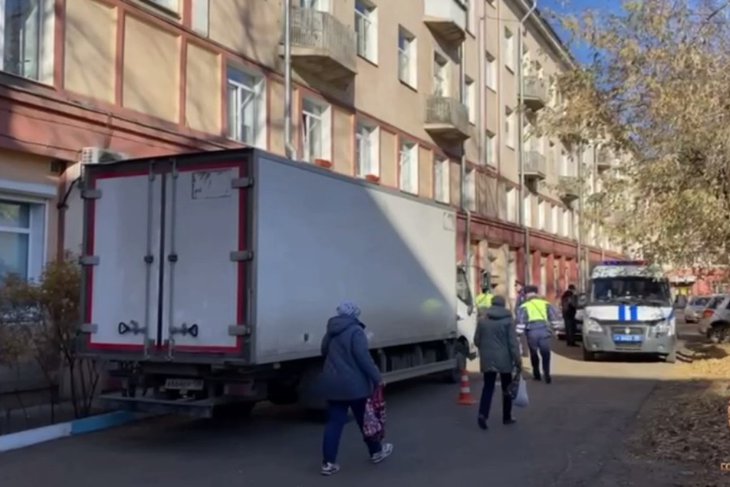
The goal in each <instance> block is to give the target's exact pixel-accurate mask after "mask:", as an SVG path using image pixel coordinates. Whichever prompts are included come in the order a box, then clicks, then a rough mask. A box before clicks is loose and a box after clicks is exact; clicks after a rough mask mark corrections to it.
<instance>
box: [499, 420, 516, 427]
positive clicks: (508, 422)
mask: <svg viewBox="0 0 730 487" xmlns="http://www.w3.org/2000/svg"><path fill="white" fill-rule="evenodd" d="M516 422H517V420H515V419H514V418H509V419H503V420H502V424H503V425H505V426H508V425H510V424H515V423H516Z"/></svg>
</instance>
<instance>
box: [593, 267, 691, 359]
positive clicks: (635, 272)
mask: <svg viewBox="0 0 730 487" xmlns="http://www.w3.org/2000/svg"><path fill="white" fill-rule="evenodd" d="M582 328H583V329H582V332H583V357H584V359H585V360H588V361H590V360H595V359H596V357H597V356H598V354H601V353H612V354H613V353H618V354H653V355H657V356H659V357H662V358H663V359H664V360H665V361H666V362H669V363H674V362H675V361H676V348H677V332H676V330H677V327H676V318H675V314H674V307H673V305H672V295H671V290H670V286H669V281H668V279H667V278H666V277H665V276H664V274H663V273H662V272H661V269H659V268H658V267H656V266H653V265H648V264H647V263H646V262H644V261H605V262H602V263H601V264H600V265H598V266H596V267H595V268H594V269H593V271H592V273H591V278H590V285H589V292H588V294H587V296H586V298H585V307H584V310H583V327H582Z"/></svg>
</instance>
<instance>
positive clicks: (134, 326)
mask: <svg viewBox="0 0 730 487" xmlns="http://www.w3.org/2000/svg"><path fill="white" fill-rule="evenodd" d="M117 331H118V332H119V334H120V335H126V334H127V333H129V332H131V333H132V334H133V335H139V334H140V333H145V332H146V331H147V327H146V326H139V323H137V322H136V321H134V320H129V324H126V323H125V322H123V321H120V322H119V325H117Z"/></svg>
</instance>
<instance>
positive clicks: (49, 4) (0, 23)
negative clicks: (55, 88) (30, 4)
mask: <svg viewBox="0 0 730 487" xmlns="http://www.w3.org/2000/svg"><path fill="white" fill-rule="evenodd" d="M5 10H6V0H0V32H2V33H4V32H5V27H6V26H5V16H6V15H5ZM37 16H38V19H37V22H36V25H35V29H37V33H36V35H35V36H34V37H35V41H36V43H37V46H36V51H37V52H36V60H35V63H34V67H33V70H34V73H33V74H32V75H30V74H26V73H25V72H24V70H18V72H13V71H9V70H6V69H5V36H4V35H0V72H2V73H4V74H7V75H10V76H16V77H18V78H23V79H28V80H31V81H34V82H38V83H42V84H45V85H53V83H54V64H55V59H54V45H55V37H56V36H55V21H56V19H55V1H54V0H39V11H38V13H37Z"/></svg>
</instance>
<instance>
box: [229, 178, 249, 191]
mask: <svg viewBox="0 0 730 487" xmlns="http://www.w3.org/2000/svg"><path fill="white" fill-rule="evenodd" d="M251 186H253V178H251V177H248V178H234V179H232V180H231V187H232V188H233V189H247V188H250V187H251Z"/></svg>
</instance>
